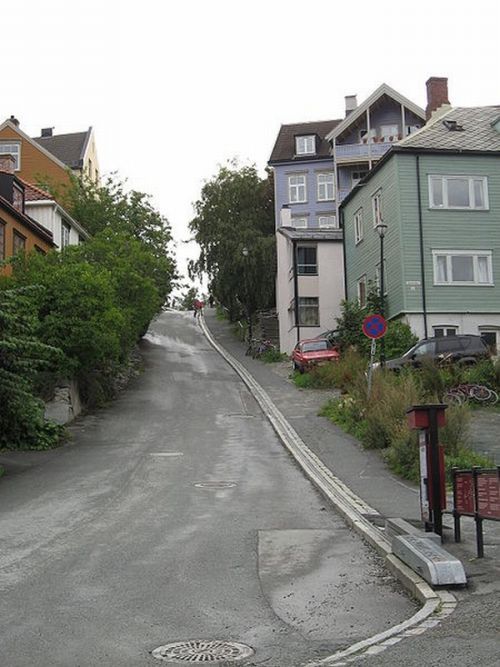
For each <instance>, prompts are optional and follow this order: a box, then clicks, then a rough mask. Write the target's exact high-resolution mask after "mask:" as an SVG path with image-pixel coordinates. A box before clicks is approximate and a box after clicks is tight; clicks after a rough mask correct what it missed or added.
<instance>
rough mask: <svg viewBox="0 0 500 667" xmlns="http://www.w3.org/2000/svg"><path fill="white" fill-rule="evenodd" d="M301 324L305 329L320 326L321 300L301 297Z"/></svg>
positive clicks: (314, 297) (313, 297) (312, 297)
mask: <svg viewBox="0 0 500 667" xmlns="http://www.w3.org/2000/svg"><path fill="white" fill-rule="evenodd" d="M299 324H300V325H301V326H305V327H317V326H319V298H318V297H317V296H299Z"/></svg>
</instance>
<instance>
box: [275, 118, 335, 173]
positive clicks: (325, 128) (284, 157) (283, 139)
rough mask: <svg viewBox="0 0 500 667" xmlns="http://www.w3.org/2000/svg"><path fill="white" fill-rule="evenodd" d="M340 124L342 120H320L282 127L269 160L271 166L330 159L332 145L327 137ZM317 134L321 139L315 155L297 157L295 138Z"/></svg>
mask: <svg viewBox="0 0 500 667" xmlns="http://www.w3.org/2000/svg"><path fill="white" fill-rule="evenodd" d="M338 123H340V120H320V121H313V122H310V123H293V124H291V125H282V126H281V128H280V131H279V133H278V137H277V139H276V143H275V144H274V148H273V150H272V153H271V157H270V158H269V164H275V163H277V162H294V161H296V162H304V161H308V162H309V161H310V160H324V159H325V158H330V157H331V153H330V144H329V143H328V141H327V140H326V135H327V134H328V133H329V132H331V130H332V129H333V128H334V127H335V126H336V125H338ZM308 134H315V135H317V136H318V137H319V141H318V142H317V145H316V153H315V154H314V155H295V137H297V136H304V135H308Z"/></svg>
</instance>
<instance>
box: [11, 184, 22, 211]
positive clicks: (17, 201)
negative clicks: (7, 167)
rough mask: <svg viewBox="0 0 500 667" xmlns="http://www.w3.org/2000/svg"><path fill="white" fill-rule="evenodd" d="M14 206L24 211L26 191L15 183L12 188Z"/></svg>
mask: <svg viewBox="0 0 500 667" xmlns="http://www.w3.org/2000/svg"><path fill="white" fill-rule="evenodd" d="M12 206H13V207H14V208H15V209H16V210H17V211H20V212H21V213H24V193H23V191H22V190H21V188H20V187H18V186H17V185H16V184H15V183H14V184H13V188H12Z"/></svg>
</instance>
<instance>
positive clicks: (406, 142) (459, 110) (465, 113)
mask: <svg viewBox="0 0 500 667" xmlns="http://www.w3.org/2000/svg"><path fill="white" fill-rule="evenodd" d="M499 114H500V106H490V107H454V108H452V109H450V110H449V111H447V112H446V113H445V114H443V115H441V116H439V117H438V118H436V119H435V120H433V119H431V121H430V123H428V124H427V125H425V126H424V127H423V128H422V129H420V130H418V131H417V132H414V133H413V134H410V135H409V136H408V137H406V138H405V139H403V140H402V141H399V142H398V143H397V144H396V145H395V146H396V147H397V148H404V149H412V148H414V149H434V150H446V151H460V152H462V151H485V152H488V153H490V152H492V153H495V152H499V151H500V132H499V131H498V130H496V129H495V127H494V125H495V121H497V120H498V116H499ZM453 127H456V128H457V129H450V128H453ZM458 128H462V129H458Z"/></svg>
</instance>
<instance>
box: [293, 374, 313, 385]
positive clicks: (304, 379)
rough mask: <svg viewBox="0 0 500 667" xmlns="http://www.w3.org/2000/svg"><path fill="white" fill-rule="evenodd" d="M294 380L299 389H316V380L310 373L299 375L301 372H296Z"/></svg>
mask: <svg viewBox="0 0 500 667" xmlns="http://www.w3.org/2000/svg"><path fill="white" fill-rule="evenodd" d="M292 379H293V381H294V383H295V386H296V387H298V388H299V389H311V388H312V387H314V380H313V377H312V376H311V374H310V373H299V371H294V373H293V375H292Z"/></svg>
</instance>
